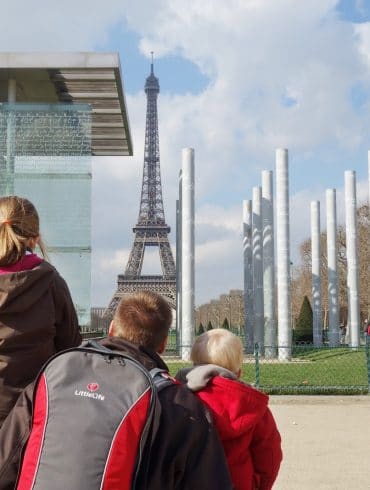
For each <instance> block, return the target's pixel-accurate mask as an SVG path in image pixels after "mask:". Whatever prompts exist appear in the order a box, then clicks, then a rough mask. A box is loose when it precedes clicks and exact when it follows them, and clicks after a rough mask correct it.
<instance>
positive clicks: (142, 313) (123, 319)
mask: <svg viewBox="0 0 370 490" xmlns="http://www.w3.org/2000/svg"><path fill="white" fill-rule="evenodd" d="M113 323H114V335H115V336H117V337H122V338H124V339H125V340H128V341H129V342H132V343H134V344H137V345H142V346H143V347H146V348H147V349H151V350H154V351H157V349H158V348H159V347H160V346H161V344H162V342H163V341H164V340H165V338H166V337H167V335H168V330H169V328H170V326H171V323H172V311H171V307H170V305H169V304H168V303H167V301H166V300H165V299H164V298H163V297H162V296H160V295H159V294H156V293H153V292H151V291H140V292H138V293H134V294H132V295H130V296H126V297H124V298H122V299H121V301H120V302H119V304H118V306H117V309H116V312H115V314H114V317H113Z"/></svg>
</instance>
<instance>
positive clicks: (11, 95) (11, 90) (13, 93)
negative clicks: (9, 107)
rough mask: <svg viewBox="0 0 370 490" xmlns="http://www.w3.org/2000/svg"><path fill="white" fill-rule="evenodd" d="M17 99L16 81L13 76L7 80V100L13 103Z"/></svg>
mask: <svg viewBox="0 0 370 490" xmlns="http://www.w3.org/2000/svg"><path fill="white" fill-rule="evenodd" d="M16 100H17V82H16V80H14V79H13V78H10V79H9V80H8V102H9V103H10V104H11V103H14V102H15V101H16Z"/></svg>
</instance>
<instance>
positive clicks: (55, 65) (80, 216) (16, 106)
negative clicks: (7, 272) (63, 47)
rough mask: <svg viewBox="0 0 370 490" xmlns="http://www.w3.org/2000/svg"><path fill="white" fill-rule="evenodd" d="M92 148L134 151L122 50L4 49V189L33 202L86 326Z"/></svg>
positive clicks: (0, 78) (0, 146)
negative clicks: (29, 50)
mask: <svg viewBox="0 0 370 490" xmlns="http://www.w3.org/2000/svg"><path fill="white" fill-rule="evenodd" d="M92 155H132V144H131V137H130V131H129V126H128V117H127V110H126V104H125V100H124V96H123V89H122V83H121V76H120V68H119V59H118V55H115V54H112V53H56V54H51V53H46V54H42V53H34V54H32V53H25V54H22V53H0V195H11V194H15V195H19V196H23V197H27V198H28V199H30V200H31V201H32V202H33V203H34V204H35V206H36V208H37V210H38V212H39V215H40V226H41V234H42V237H43V240H44V242H45V245H46V247H47V252H48V259H49V261H50V262H51V263H52V264H53V265H54V266H55V267H56V268H57V269H58V271H59V272H60V273H61V275H62V276H63V277H64V278H65V280H66V281H67V283H68V286H69V288H70V290H71V294H72V298H73V301H74V303H75V306H76V310H77V312H78V316H79V322H80V325H81V327H82V328H83V329H86V330H88V329H89V325H90V308H91V304H90V301H91V300H90V291H91V158H92Z"/></svg>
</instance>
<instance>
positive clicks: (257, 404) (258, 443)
mask: <svg viewBox="0 0 370 490" xmlns="http://www.w3.org/2000/svg"><path fill="white" fill-rule="evenodd" d="M183 376H184V375H180V376H178V379H180V380H181V379H182V380H183V379H184V378H183ZM186 380H187V385H188V387H189V388H190V389H191V390H193V391H195V394H196V395H197V396H198V397H199V398H200V399H201V400H202V402H203V403H204V404H205V405H206V406H207V407H208V408H209V409H210V411H211V412H212V415H213V418H214V423H215V425H216V428H217V430H218V433H219V435H220V438H221V441H222V444H223V447H224V450H225V454H226V457H227V461H228V465H229V470H230V473H231V477H232V481H233V484H234V488H235V489H236V490H255V489H258V490H269V489H271V488H272V485H273V483H274V481H275V479H276V477H277V474H278V471H279V467H280V463H281V460H282V451H281V439H280V434H279V431H278V429H277V427H276V423H275V420H274V418H273V415H272V413H271V411H270V409H269V408H268V406H267V405H268V396H267V395H265V394H264V393H261V392H260V391H257V390H256V389H254V388H252V387H251V386H249V385H247V384H245V383H243V382H241V381H239V380H237V379H236V376H235V375H234V374H233V373H231V372H230V371H227V370H225V369H223V368H220V367H218V366H215V365H211V364H208V365H202V366H196V367H195V368H193V369H192V370H190V371H188V372H187V373H186Z"/></svg>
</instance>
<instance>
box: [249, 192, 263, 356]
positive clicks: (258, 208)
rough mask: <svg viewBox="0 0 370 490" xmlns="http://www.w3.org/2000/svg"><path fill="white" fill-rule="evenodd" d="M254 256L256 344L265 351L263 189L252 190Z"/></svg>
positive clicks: (254, 333) (254, 335)
mask: <svg viewBox="0 0 370 490" xmlns="http://www.w3.org/2000/svg"><path fill="white" fill-rule="evenodd" d="M252 247H253V248H252V255H253V293H254V332H253V337H254V343H255V344H257V343H258V347H259V351H260V352H262V351H263V347H264V332H263V268H262V191H261V187H253V190H252Z"/></svg>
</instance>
